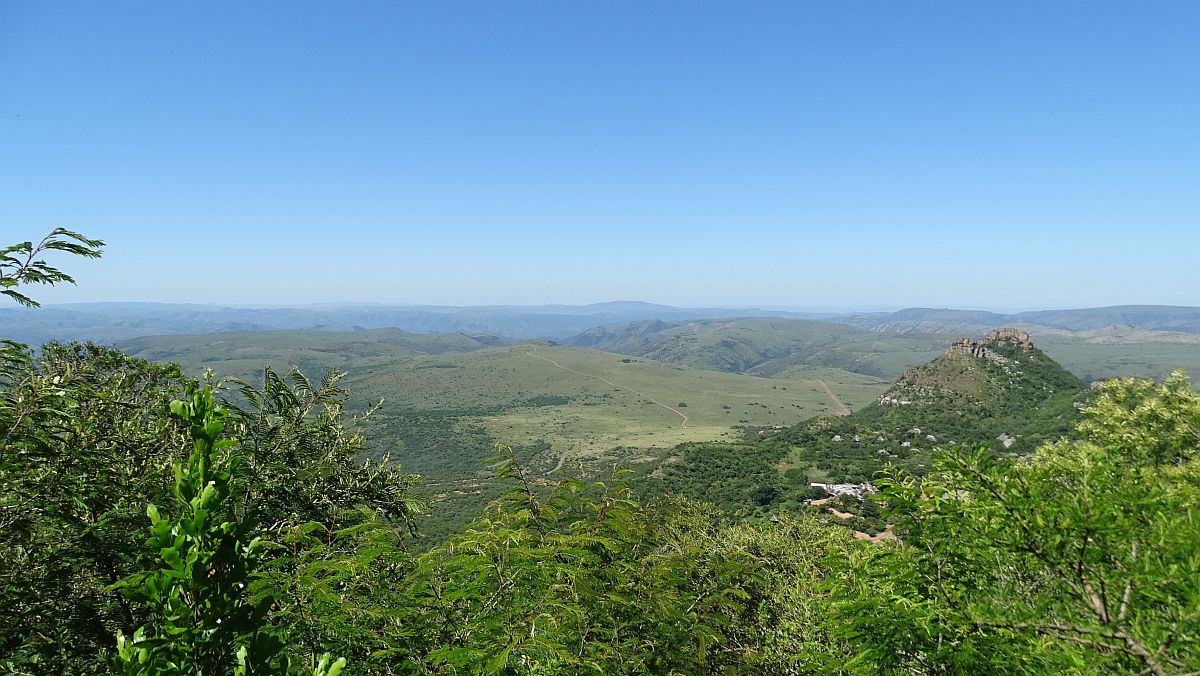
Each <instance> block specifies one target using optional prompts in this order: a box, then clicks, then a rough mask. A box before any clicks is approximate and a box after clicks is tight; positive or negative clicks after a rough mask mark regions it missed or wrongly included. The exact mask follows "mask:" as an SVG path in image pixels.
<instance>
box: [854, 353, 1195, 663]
mask: <svg viewBox="0 0 1200 676" xmlns="http://www.w3.org/2000/svg"><path fill="white" fill-rule="evenodd" d="M1085 415H1086V418H1085V422H1084V423H1082V424H1081V425H1080V426H1079V431H1080V433H1081V434H1080V436H1081V438H1080V439H1079V440H1078V441H1075V442H1065V441H1064V442H1060V443H1056V444H1048V445H1046V446H1043V447H1042V448H1040V449H1039V450H1038V452H1037V454H1036V456H1035V457H1034V459H1033V460H1032V461H1031V462H1027V463H1011V462H1005V461H1001V460H997V459H996V458H995V457H994V456H993V455H992V454H990V453H988V452H987V451H986V449H983V448H974V449H970V450H964V451H959V452H956V453H952V454H947V455H943V456H941V457H939V458H938V460H937V464H936V466H935V468H934V470H933V471H932V472H931V473H930V475H929V476H928V477H927V478H926V479H924V480H923V481H918V480H916V479H913V478H905V477H897V478H894V479H893V480H892V481H891V482H890V489H889V490H888V491H887V496H888V499H889V500H890V501H892V504H893V505H894V510H893V512H892V517H893V518H894V519H896V521H897V528H898V529H899V530H900V532H902V533H904V536H903V538H902V541H901V544H898V545H895V546H892V547H889V548H885V549H880V550H877V551H874V552H871V553H870V555H869V556H868V557H867V558H866V559H865V560H862V561H859V562H857V566H858V568H857V569H856V570H855V571H854V574H853V575H848V576H847V578H846V579H847V580H850V579H853V580H854V582H853V584H852V585H850V587H849V588H848V589H847V590H845V592H844V594H843V597H844V598H843V603H842V605H841V607H840V611H839V612H840V615H839V619H840V620H842V621H845V622H846V625H845V629H844V632H845V635H846V636H847V637H851V638H853V640H855V642H857V643H859V644H860V645H861V646H863V648H862V650H861V651H860V653H859V656H858V659H859V664H862V665H863V667H864V668H869V669H870V670H876V669H882V670H888V669H917V670H919V671H924V672H940V671H961V670H976V669H980V668H985V669H988V670H998V671H1028V672H1038V673H1045V672H1050V671H1062V672H1094V671H1097V670H1099V671H1111V672H1143V673H1152V674H1168V673H1191V672H1193V671H1194V670H1195V669H1196V668H1197V666H1198V665H1200V586H1198V585H1197V580H1198V579H1200V576H1198V571H1200V537H1198V536H1200V431H1198V430H1200V426H1197V425H1196V423H1197V421H1200V398H1198V397H1197V395H1196V394H1195V393H1194V392H1193V391H1192V390H1191V388H1190V386H1189V384H1188V382H1187V379H1186V378H1184V377H1183V376H1182V375H1180V374H1176V375H1175V376H1172V377H1171V378H1170V379H1168V380H1167V382H1166V383H1165V384H1163V385H1154V384H1153V383H1150V382H1147V381H1136V380H1119V381H1113V382H1110V383H1108V384H1106V385H1104V386H1103V388H1102V390H1101V393H1100V395H1099V397H1098V398H1097V400H1096V401H1095V403H1093V404H1092V405H1090V406H1088V407H1087V408H1086V409H1085ZM1148 431H1149V433H1147V432H1148ZM864 572H866V574H863V573H864Z"/></svg>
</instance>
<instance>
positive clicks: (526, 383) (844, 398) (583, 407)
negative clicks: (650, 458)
mask: <svg viewBox="0 0 1200 676" xmlns="http://www.w3.org/2000/svg"><path fill="white" fill-rule="evenodd" d="M826 387H828V388H829V391H830V392H832V393H833V394H834V396H836V397H837V398H838V399H839V400H840V401H841V402H843V403H844V404H845V405H846V406H848V407H850V408H856V407H859V406H862V405H864V404H866V403H867V402H869V401H871V400H873V399H874V398H876V397H877V396H878V395H879V393H881V392H882V391H883V390H884V389H886V387H887V383H886V382H884V381H882V380H879V379H875V378H871V377H869V376H862V375H859V374H852V373H848V372H845V371H841V370H839V369H829V368H823V369H822V368H818V369H804V368H796V369H793V370H790V371H789V372H788V373H786V374H781V375H780V376H778V377H775V378H761V377H755V376H748V375H741V374H733V373H720V372H716V371H705V370H701V369H692V368H684V367H677V366H671V365H667V364H662V363H659V362H655V361H653V360H649V359H640V358H632V357H623V356H621V355H615V354H611V353H607V352H599V351H595V350H587V349H580V348H570V347H562V346H553V345H550V344H548V343H521V344H518V345H514V346H508V347H500V348H493V349H488V350H483V351H479V352H474V353H469V354H457V355H440V356H437V357H419V358H414V359H410V360H407V361H405V362H402V363H396V364H392V365H390V366H388V368H387V369H386V370H380V371H378V372H376V373H372V374H369V375H366V376H362V377H358V378H354V379H353V380H352V382H351V389H352V391H353V392H355V395H356V397H357V398H379V397H382V398H384V399H385V400H386V402H387V404H386V407H387V409H403V410H430V411H447V412H455V413H458V414H460V415H463V416H466V417H469V418H471V419H473V420H474V421H475V422H477V423H478V424H480V425H481V426H482V427H483V428H484V429H486V430H487V431H488V432H489V434H490V436H492V437H493V438H495V439H499V440H503V441H506V442H509V443H512V444H516V445H528V444H534V443H537V442H539V441H540V442H545V443H546V444H548V445H549V446H550V447H551V448H552V449H555V450H556V451H559V452H570V453H571V454H583V455H595V454H597V453H602V452H604V451H606V450H609V449H612V448H615V447H618V446H626V447H639V448H649V447H657V448H663V447H669V446H672V445H675V444H677V443H682V442H685V441H706V440H714V439H719V438H725V437H728V436H729V435H730V434H731V433H732V432H733V428H736V427H752V428H753V427H759V428H761V427H774V426H776V425H779V426H787V425H791V424H794V423H796V422H798V421H800V420H804V419H806V418H810V417H812V416H814V415H821V414H826V413H832V412H835V411H837V410H839V408H840V407H839V406H838V405H837V402H835V401H834V400H833V399H832V398H831V397H830V395H829V393H828V392H827V391H826Z"/></svg>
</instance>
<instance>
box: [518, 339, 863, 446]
mask: <svg viewBox="0 0 1200 676" xmlns="http://www.w3.org/2000/svg"><path fill="white" fill-rule="evenodd" d="M525 354H527V355H529V356H530V357H533V358H535V359H541V360H542V361H546V362H550V363H551V364H553V365H554V366H556V367H558V368H560V369H562V370H564V371H566V372H568V373H574V374H575V375H577V376H583V377H585V378H595V379H596V380H599V381H600V382H602V383H608V384H609V385H612V386H613V387H616V388H618V389H622V390H625V391H626V392H632V393H634V394H636V395H638V396H639V397H645V398H646V399H647V400H649V402H650V403H652V404H657V405H659V406H662V407H663V408H665V409H667V410H668V411H670V412H672V413H674V414H675V415H677V416H679V417H680V418H683V423H682V424H680V427H681V428H684V429H686V428H687V424H688V417H687V416H686V415H684V414H683V413H682V412H681V411H680V410H679V409H677V408H675V407H674V406H668V405H666V404H664V403H662V402H661V401H658V400H657V399H655V398H654V397H651V396H650V395H648V394H646V393H645V392H638V391H637V390H635V389H633V388H632V387H626V386H624V385H620V384H618V383H614V382H613V381H611V380H607V379H605V378H601V377H600V376H596V375H592V374H590V373H584V372H583V371H576V370H575V369H572V368H567V367H566V366H563V365H562V364H560V363H558V362H556V361H554V360H553V359H547V358H546V357H543V356H541V355H537V354H534V353H532V352H526V353H525ZM828 389H829V388H826V390H828ZM838 403H841V402H838ZM843 408H844V407H843Z"/></svg>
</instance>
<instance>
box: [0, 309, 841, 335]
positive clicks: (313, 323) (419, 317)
mask: <svg viewBox="0 0 1200 676" xmlns="http://www.w3.org/2000/svg"><path fill="white" fill-rule="evenodd" d="M751 316H766V317H791V318H797V319H813V318H821V317H826V316H829V315H828V313H802V312H785V311H779V310H762V309H757V308H678V307H670V306H666V305H654V304H652V303H641V302H636V301H616V302H610V303H595V304H592V305H540V306H524V305H483V306H474V307H456V306H438V305H330V306H324V305H322V306H307V307H228V306H217V305H186V304H162V303H80V304H70V305H53V306H47V307H43V308H38V309H26V308H18V307H12V308H4V309H0V337H2V338H6V339H9V340H16V341H18V342H23V343H28V344H32V345H40V344H41V343H44V342H46V341H48V340H60V341H69V340H91V341H93V342H96V343H101V344H110V343H114V342H117V341H120V340H126V339H129V338H138V337H141V336H154V335H174V334H194V333H216V332H223V331H266V330H278V329H312V330H332V331H352V330H362V329H376V328H398V329H403V330H405V331H409V332H413V333H460V332H461V333H470V334H488V335H493V336H500V337H503V338H506V339H513V340H520V339H526V338H549V339H561V338H566V337H567V336H572V335H575V334H577V333H580V332H582V331H586V330H587V329H590V328H592V327H594V326H597V325H600V324H612V323H619V322H633V321H642V320H647V319H660V320H664V321H679V320H685V319H697V318H702V317H751Z"/></svg>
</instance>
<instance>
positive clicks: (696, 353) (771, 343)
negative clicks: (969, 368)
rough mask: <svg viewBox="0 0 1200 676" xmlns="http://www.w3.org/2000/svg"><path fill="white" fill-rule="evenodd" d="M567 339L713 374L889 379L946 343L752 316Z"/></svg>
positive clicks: (655, 324)
mask: <svg viewBox="0 0 1200 676" xmlns="http://www.w3.org/2000/svg"><path fill="white" fill-rule="evenodd" d="M566 342H567V343H568V344H571V345H579V346H586V347H593V348H596V349H600V350H607V351H609V352H618V353H621V354H628V355H633V356H638V357H646V358H648V359H654V360H656V361H661V362H665V363H669V364H684V365H687V366H694V367H697V368H703V369H711V370H715V371H728V372H734V373H755V374H758V375H774V374H776V373H778V372H780V371H783V370H785V369H787V368H789V367H792V366H797V365H803V366H825V367H833V368H839V369H845V370H848V371H853V372H855V373H862V374H866V375H872V376H876V377H880V378H886V379H892V378H895V377H896V376H898V375H900V374H901V373H903V372H904V370H905V369H908V368H911V367H912V366H914V365H916V364H920V363H923V362H925V361H928V360H929V359H932V358H933V357H934V356H936V355H937V354H938V353H940V352H941V351H942V350H943V349H945V346H946V344H947V343H948V342H949V340H948V338H946V337H944V336H938V337H931V336H916V335H911V336H910V335H893V334H882V333H877V332H872V331H863V330H860V329H856V328H854V327H851V326H847V325H844V324H834V323H830V322H819V321H808V320H799V319H779V318H771V317H751V318H741V319H702V320H695V321H686V322H674V323H667V322H662V321H649V322H635V323H632V324H624V325H609V326H600V327H596V328H594V329H591V330H589V331H586V332H584V333H582V334H580V335H578V336H574V337H573V338H570V339H568V340H567V341H566Z"/></svg>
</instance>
